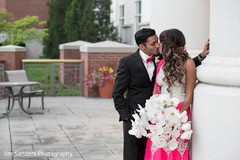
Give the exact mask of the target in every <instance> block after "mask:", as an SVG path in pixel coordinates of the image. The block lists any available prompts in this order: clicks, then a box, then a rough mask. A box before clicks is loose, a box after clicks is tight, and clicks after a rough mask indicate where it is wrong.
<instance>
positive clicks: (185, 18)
mask: <svg viewBox="0 0 240 160" xmlns="http://www.w3.org/2000/svg"><path fill="white" fill-rule="evenodd" d="M209 7H210V2H209V0H202V1H200V0H183V1H179V0H171V1H166V0H151V1H149V0H131V1H129V0H112V17H111V18H112V22H113V23H114V25H115V26H116V27H117V28H118V30H119V36H120V37H121V41H122V43H127V44H132V45H134V44H135V40H134V34H135V32H136V31H137V30H139V29H140V28H143V27H150V28H153V29H155V30H156V32H157V34H158V35H159V34H160V32H161V31H163V30H165V29H170V28H178V29H180V30H181V31H182V32H183V33H184V35H185V37H186V41H187V46H186V47H187V49H188V50H189V52H190V54H196V53H198V52H199V50H201V49H202V47H203V44H204V42H205V41H206V40H207V39H208V38H209V22H210V21H209V16H210V15H209V14H210V9H209Z"/></svg>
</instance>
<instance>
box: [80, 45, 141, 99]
mask: <svg viewBox="0 0 240 160" xmlns="http://www.w3.org/2000/svg"><path fill="white" fill-rule="evenodd" d="M80 50H81V59H82V60H83V61H84V75H85V79H84V80H86V76H87V75H88V74H89V73H91V72H92V71H93V70H98V68H99V67H102V66H106V65H113V69H114V71H116V70H117V68H118V64H119V60H120V59H121V58H122V57H125V56H127V55H129V54H132V53H133V52H135V51H136V50H137V48H136V47H135V46H131V45H126V44H122V43H117V42H113V41H103V42H99V43H94V44H90V45H84V46H81V47H80ZM84 96H87V97H94V96H98V90H92V89H91V88H87V87H86V85H84Z"/></svg>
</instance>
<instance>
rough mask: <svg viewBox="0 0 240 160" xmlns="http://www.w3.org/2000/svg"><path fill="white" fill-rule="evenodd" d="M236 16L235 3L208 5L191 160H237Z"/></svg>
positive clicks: (239, 68)
mask: <svg viewBox="0 0 240 160" xmlns="http://www.w3.org/2000/svg"><path fill="white" fill-rule="evenodd" d="M239 15H240V1H239V0H230V1H229V0H220V1H219V0H211V2H210V55H209V56H208V57H207V59H206V60H205V61H204V62H203V64H202V65H201V66H200V67H199V68H198V70H197V78H198V79H199V81H200V83H199V84H198V85H197V86H196V88H195V92H194V104H193V112H192V121H193V130H194V134H193V137H192V160H238V159H240V127H239V124H240V27H239V26H240V18H239Z"/></svg>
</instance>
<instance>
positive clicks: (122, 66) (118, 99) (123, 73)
mask: <svg viewBox="0 0 240 160" xmlns="http://www.w3.org/2000/svg"><path fill="white" fill-rule="evenodd" d="M128 84H129V71H128V68H127V65H126V63H125V61H124V59H121V60H120V62H119V68H118V71H117V76H116V79H115V82H114V87H113V101H114V105H115V109H116V110H117V111H118V113H119V115H120V121H122V120H127V119H128V117H129V108H128V106H127V104H126V98H125V97H124V94H125V92H126V91H127V87H128Z"/></svg>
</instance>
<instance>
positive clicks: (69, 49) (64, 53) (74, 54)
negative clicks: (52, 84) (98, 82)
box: [59, 41, 91, 84]
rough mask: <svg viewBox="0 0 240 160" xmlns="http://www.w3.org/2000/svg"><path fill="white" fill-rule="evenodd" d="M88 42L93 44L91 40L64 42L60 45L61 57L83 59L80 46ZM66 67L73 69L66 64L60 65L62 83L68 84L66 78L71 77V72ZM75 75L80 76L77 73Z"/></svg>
mask: <svg viewBox="0 0 240 160" xmlns="http://www.w3.org/2000/svg"><path fill="white" fill-rule="evenodd" d="M86 44H91V43H90V42H86V41H75V42H70V43H64V44H61V45H59V50H60V59H62V60H63V59H75V60H79V59H81V53H80V46H82V45H86ZM66 69H71V68H69V66H68V65H67V64H66V65H65V64H61V66H60V73H61V76H60V80H61V83H62V84H67V81H66V79H69V74H68V72H66V71H65V70H66ZM75 77H79V75H75Z"/></svg>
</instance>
